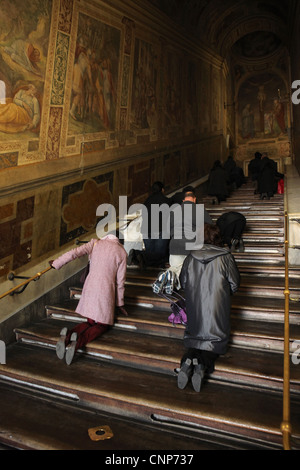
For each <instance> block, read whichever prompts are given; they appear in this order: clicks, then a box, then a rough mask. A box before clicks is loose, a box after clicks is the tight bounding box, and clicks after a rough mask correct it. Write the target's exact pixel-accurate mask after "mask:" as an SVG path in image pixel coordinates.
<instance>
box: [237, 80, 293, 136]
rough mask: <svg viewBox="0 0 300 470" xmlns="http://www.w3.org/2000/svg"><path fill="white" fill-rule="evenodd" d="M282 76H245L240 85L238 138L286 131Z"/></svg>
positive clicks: (284, 133) (278, 134) (284, 132)
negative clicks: (246, 77) (245, 78)
mask: <svg viewBox="0 0 300 470" xmlns="http://www.w3.org/2000/svg"><path fill="white" fill-rule="evenodd" d="M285 94H286V90H285V85H284V82H283V80H282V79H281V78H280V77H278V76H276V75H273V74H267V73H266V74H261V75H255V76H252V77H250V78H248V79H247V80H246V81H245V82H244V83H243V84H242V86H241V87H240V90H239V95H238V106H239V139H240V142H245V141H247V140H249V139H253V138H270V137H279V136H285V135H287V111H288V110H287V107H286V102H285V100H284V98H285Z"/></svg>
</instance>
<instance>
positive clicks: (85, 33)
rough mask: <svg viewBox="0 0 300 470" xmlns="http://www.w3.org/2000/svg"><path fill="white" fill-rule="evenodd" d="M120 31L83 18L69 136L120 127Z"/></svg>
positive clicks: (83, 16) (75, 71) (78, 37)
mask: <svg viewBox="0 0 300 470" xmlns="http://www.w3.org/2000/svg"><path fill="white" fill-rule="evenodd" d="M119 56H120V31H119V30H118V29H116V28H114V27H112V26H109V25H107V24H104V23H102V22H101V21H98V20H96V19H94V18H91V17H90V16H87V15H84V14H79V17H78V31H77V41H76V50H75V57H74V67H73V77H72V91H71V102H70V112H69V128H68V133H69V134H84V133H91V132H101V131H105V130H113V129H115V126H116V109H117V88H118V76H119Z"/></svg>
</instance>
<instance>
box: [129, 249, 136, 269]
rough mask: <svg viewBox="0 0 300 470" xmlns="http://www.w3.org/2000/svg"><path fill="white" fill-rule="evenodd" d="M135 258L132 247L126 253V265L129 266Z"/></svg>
mask: <svg viewBox="0 0 300 470" xmlns="http://www.w3.org/2000/svg"><path fill="white" fill-rule="evenodd" d="M134 259H135V250H134V249H133V248H132V249H131V250H130V251H129V253H128V258H127V266H131V265H132V264H133V262H134Z"/></svg>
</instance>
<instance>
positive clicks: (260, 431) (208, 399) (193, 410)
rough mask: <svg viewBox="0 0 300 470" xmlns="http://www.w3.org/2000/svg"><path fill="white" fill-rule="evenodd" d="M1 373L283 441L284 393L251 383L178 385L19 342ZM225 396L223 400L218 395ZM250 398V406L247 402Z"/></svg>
mask: <svg viewBox="0 0 300 470" xmlns="http://www.w3.org/2000/svg"><path fill="white" fill-rule="evenodd" d="M7 359H8V360H7V364H6V365H0V377H1V379H2V380H5V382H6V383H8V384H13V383H17V384H20V383H22V386H24V387H27V388H28V389H30V388H33V389H34V390H35V391H38V390H40V391H41V392H43V393H47V394H48V395H49V397H52V398H54V397H55V396H59V397H65V398H66V399H69V400H70V401H71V402H72V403H75V402H76V403H77V404H78V405H79V406H81V407H87V408H91V409H93V410H97V411H101V412H105V413H107V412H108V413H116V412H117V413H118V415H119V416H122V417H123V416H126V417H127V418H131V419H137V420H140V421H142V422H143V423H146V424H153V421H155V422H156V423H162V424H165V425H166V424H170V425H171V424H173V425H176V426H178V427H180V426H188V428H189V429H195V430H196V429H197V428H200V429H203V428H205V429H206V430H208V431H214V432H217V431H218V432H220V433H221V434H228V433H230V434H231V435H233V436H236V437H241V438H244V439H246V438H247V439H248V440H249V441H250V442H253V443H254V442H259V443H268V444H269V445H271V446H272V445H273V446H276V445H277V446H278V448H281V446H282V435H281V431H280V424H281V421H282V397H281V394H277V393H273V394H268V393H266V392H264V391H263V390H259V391H258V390H257V391H255V390H249V389H248V388H247V387H239V386H236V387H235V386H230V387H225V386H224V383H223V382H218V381H212V382H211V383H209V384H208V385H209V386H208V385H207V384H205V383H204V384H203V388H202V391H201V393H195V392H194V391H193V390H192V389H191V387H187V388H186V389H185V390H179V389H178V388H177V384H176V377H172V376H168V375H165V374H160V373H156V372H152V371H143V370H137V369H135V368H128V367H124V366H119V365H115V364H112V363H108V362H104V361H103V362H102V361H91V360H89V359H88V358H85V357H84V356H82V357H80V359H78V360H77V361H74V362H73V363H72V364H71V366H66V364H65V363H64V362H63V361H59V360H58V359H57V358H55V357H54V354H53V351H51V350H50V349H47V348H40V349H39V351H38V353H37V349H36V347H33V346H31V345H24V344H19V343H17V344H16V345H14V347H13V348H9V349H8V351H7ZM220 396H222V400H220ZM245 404H247V406H245ZM299 418H300V405H299V404H297V403H294V402H293V403H292V429H293V435H294V438H295V439H298V438H299V434H300V429H299V426H300V419H299Z"/></svg>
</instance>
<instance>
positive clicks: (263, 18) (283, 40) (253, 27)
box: [149, 0, 297, 58]
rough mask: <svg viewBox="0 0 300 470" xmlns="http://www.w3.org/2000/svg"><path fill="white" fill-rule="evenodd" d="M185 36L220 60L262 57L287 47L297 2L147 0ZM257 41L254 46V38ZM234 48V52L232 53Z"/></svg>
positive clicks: (281, 0)
mask: <svg viewBox="0 0 300 470" xmlns="http://www.w3.org/2000/svg"><path fill="white" fill-rule="evenodd" d="M149 1H150V3H151V4H152V5H154V6H155V7H157V8H158V9H159V10H160V11H161V12H162V13H164V14H166V15H167V16H168V17H169V18H171V19H172V20H173V21H174V22H175V23H176V24H178V25H179V26H180V27H181V29H182V31H185V34H188V35H189V36H191V37H194V38H196V39H197V40H198V41H200V42H202V43H205V44H206V45H207V46H209V47H210V48H212V49H214V50H215V51H216V52H217V53H218V54H220V55H221V56H222V57H227V56H228V55H230V53H231V52H232V50H234V52H235V53H239V54H241V55H244V56H245V57H248V58H251V57H262V56H263V55H268V54H270V53H272V52H274V51H275V50H276V49H277V48H279V47H281V46H286V47H289V44H290V40H291V38H290V34H291V31H292V24H291V23H292V19H293V13H294V11H295V5H296V2H297V0H149ZM254 37H255V38H256V41H255V44H253V38H254ZM233 46H234V49H232V48H233Z"/></svg>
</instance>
